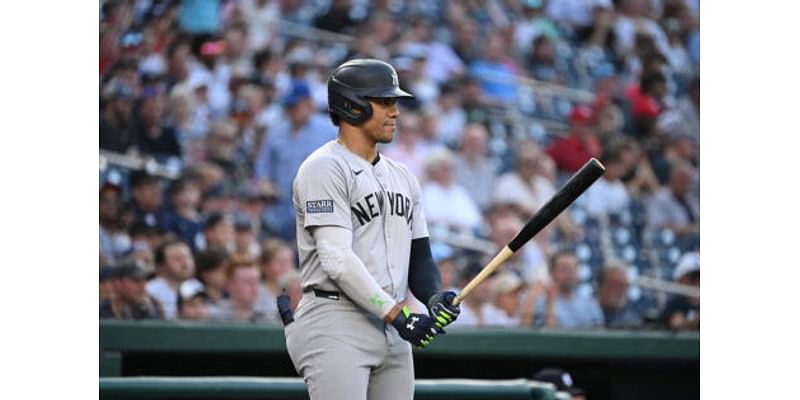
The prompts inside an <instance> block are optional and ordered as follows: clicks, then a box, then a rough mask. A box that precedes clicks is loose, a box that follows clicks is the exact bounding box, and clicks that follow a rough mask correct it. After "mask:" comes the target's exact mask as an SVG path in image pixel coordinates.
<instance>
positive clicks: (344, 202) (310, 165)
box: [294, 157, 353, 229]
mask: <svg viewBox="0 0 800 400" xmlns="http://www.w3.org/2000/svg"><path fill="white" fill-rule="evenodd" d="M347 182H348V178H347V175H346V170H345V169H344V168H343V167H342V166H341V165H340V164H339V163H338V162H337V161H336V160H335V159H334V158H331V157H322V158H317V159H313V160H309V162H307V163H305V164H304V165H303V166H302V167H301V168H300V170H299V171H298V172H297V177H296V178H295V181H294V198H295V204H294V206H295V209H296V210H297V213H298V215H303V227H304V228H306V229H308V228H311V227H315V226H340V227H342V228H347V229H352V228H353V227H352V220H351V215H350V200H349V197H348V193H349V190H348V187H347V184H348V183H347Z"/></svg>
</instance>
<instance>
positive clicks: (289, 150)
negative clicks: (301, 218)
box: [255, 81, 336, 241]
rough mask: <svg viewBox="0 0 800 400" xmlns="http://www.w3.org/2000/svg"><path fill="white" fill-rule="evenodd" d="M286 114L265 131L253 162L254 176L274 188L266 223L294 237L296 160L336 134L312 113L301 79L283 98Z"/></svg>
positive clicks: (277, 232) (283, 235) (308, 93)
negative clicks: (282, 119)
mask: <svg viewBox="0 0 800 400" xmlns="http://www.w3.org/2000/svg"><path fill="white" fill-rule="evenodd" d="M283 106H284V110H285V113H286V116H287V119H286V120H285V121H282V122H281V123H279V124H278V125H276V126H275V127H273V128H272V129H270V130H269V131H268V132H267V137H266V139H265V140H264V142H263V143H262V144H261V148H260V149H259V152H258V157H257V158H256V163H255V169H256V170H255V173H256V177H257V178H258V179H260V180H262V181H265V182H268V183H269V184H270V185H272V186H273V187H274V188H275V190H276V191H277V200H276V201H275V203H273V204H271V205H270V206H269V207H267V209H266V211H265V216H266V227H267V229H269V230H270V232H271V233H273V234H275V235H277V236H278V237H280V238H281V239H284V240H287V241H292V240H294V234H295V232H294V229H295V219H294V207H293V205H292V182H293V181H294V177H295V175H296V174H297V170H298V169H299V168H300V164H301V163H302V162H303V160H305V159H306V157H308V156H309V155H310V154H311V153H312V152H313V151H314V150H316V149H317V148H318V147H320V146H322V145H323V144H325V143H327V142H328V141H330V140H333V139H334V138H335V137H336V128H335V127H334V126H333V124H332V123H331V122H330V121H329V120H328V119H327V118H324V117H322V116H320V115H315V114H314V105H313V103H312V100H311V91H310V89H309V87H308V85H307V84H306V83H304V82H302V81H294V82H293V83H292V86H291V89H290V90H289V93H288V94H287V95H286V96H285V97H284V98H283Z"/></svg>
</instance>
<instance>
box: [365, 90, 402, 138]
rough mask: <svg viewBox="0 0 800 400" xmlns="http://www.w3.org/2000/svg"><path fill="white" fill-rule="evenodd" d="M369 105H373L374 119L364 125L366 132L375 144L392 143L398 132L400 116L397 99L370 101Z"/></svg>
mask: <svg viewBox="0 0 800 400" xmlns="http://www.w3.org/2000/svg"><path fill="white" fill-rule="evenodd" d="M369 103H370V104H371V105H372V117H371V118H370V119H369V120H367V122H366V123H364V125H363V128H364V132H365V133H366V134H367V137H369V138H370V139H371V140H373V141H374V142H375V143H389V142H391V141H392V139H393V138H394V132H395V131H396V130H397V116H398V115H400V110H399V109H398V108H397V99H396V98H382V99H370V101H369Z"/></svg>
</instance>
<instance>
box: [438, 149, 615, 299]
mask: <svg viewBox="0 0 800 400" xmlns="http://www.w3.org/2000/svg"><path fill="white" fill-rule="evenodd" d="M605 170H606V168H605V167H604V166H603V164H601V163H600V161H597V159H594V158H592V159H590V160H589V161H587V162H586V164H584V165H583V167H581V169H580V170H578V172H576V173H575V175H573V176H572V177H571V178H569V181H567V183H566V184H564V186H562V187H561V189H559V190H558V192H556V194H555V195H553V198H551V199H550V200H549V201H548V202H547V203H546V204H545V205H544V206H542V208H540V209H539V211H537V212H536V214H534V215H533V217H531V220H530V221H528V223H527V224H525V227H523V228H522V230H521V231H519V233H517V235H516V236H514V238H513V239H511V241H510V242H508V244H507V245H506V246H505V247H503V248H502V249H501V250H500V252H499V253H497V255H495V256H494V258H492V260H491V261H489V263H488V264H486V266H484V267H483V269H481V272H480V273H478V275H476V276H475V277H474V278H472V280H471V281H469V283H467V285H466V286H464V289H461V293H459V294H458V295H457V296H456V298H455V299H453V304H454V305H458V304H460V303H461V301H462V300H464V298H465V297H467V296H469V294H470V292H472V291H473V290H474V289H475V287H477V286H478V285H480V284H481V282H483V281H484V280H486V278H487V277H488V276H489V275H491V274H492V272H494V271H495V270H497V268H499V267H500V266H501V265H502V264H503V263H504V262H506V261H507V260H508V259H509V258H510V257H511V256H512V255H514V252H516V251H517V250H519V248H520V247H522V246H523V245H524V244H525V243H527V242H528V241H529V240H531V238H533V237H534V236H536V234H537V233H539V232H540V231H541V230H542V229H544V227H545V226H547V225H548V224H549V223H550V222H552V221H553V220H554V219H556V217H557V216H558V215H559V214H561V212H562V211H564V209H565V208H567V207H568V206H569V205H570V204H572V202H574V201H575V199H577V198H578V196H580V195H581V194H582V193H583V192H585V191H586V189H588V188H589V186H591V185H592V183H594V182H595V181H596V180H597V179H598V178H600V177H601V176H603V172H605Z"/></svg>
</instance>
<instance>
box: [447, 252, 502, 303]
mask: <svg viewBox="0 0 800 400" xmlns="http://www.w3.org/2000/svg"><path fill="white" fill-rule="evenodd" d="M513 254H514V251H513V250H511V249H509V248H508V246H506V247H503V249H502V250H500V252H499V253H497V255H496V256H494V258H492V260H491V261H489V263H488V264H486V266H485V267H483V269H482V270H481V272H480V273H478V275H475V277H474V278H472V280H471V281H469V283H467V286H464V289H461V292H460V293H458V294H457V295H456V297H455V298H454V299H453V305H456V306H457V305H459V304H461V302H462V301H463V300H464V298H466V297H467V296H469V294H470V293H471V292H472V291H473V290H475V288H476V287H478V285H480V284H481V282H483V281H485V280H486V278H488V277H489V275H491V274H492V272H494V271H495V270H497V268H499V267H500V266H501V265H503V263H504V262H506V260H508V259H509V258H511V256H512V255H513Z"/></svg>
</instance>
